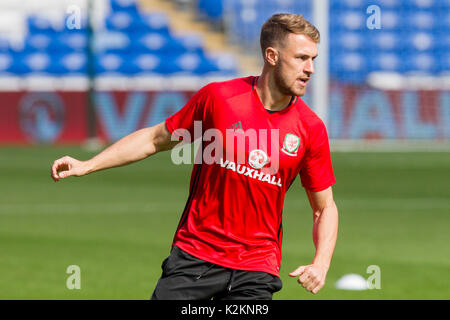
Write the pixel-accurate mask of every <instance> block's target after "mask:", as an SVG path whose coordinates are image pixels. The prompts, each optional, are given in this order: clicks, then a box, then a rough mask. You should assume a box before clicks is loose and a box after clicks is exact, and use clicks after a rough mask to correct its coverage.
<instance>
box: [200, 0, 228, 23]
mask: <svg viewBox="0 0 450 320" xmlns="http://www.w3.org/2000/svg"><path fill="white" fill-rule="evenodd" d="M197 8H198V9H199V11H200V12H201V13H203V14H205V15H206V17H208V18H209V19H210V20H212V21H219V20H221V19H222V16H223V0H198V1H197Z"/></svg>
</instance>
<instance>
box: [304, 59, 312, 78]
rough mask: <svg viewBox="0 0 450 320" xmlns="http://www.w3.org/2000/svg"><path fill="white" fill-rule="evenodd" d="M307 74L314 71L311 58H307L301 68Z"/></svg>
mask: <svg viewBox="0 0 450 320" xmlns="http://www.w3.org/2000/svg"><path fill="white" fill-rule="evenodd" d="M303 71H304V72H305V73H307V74H308V75H311V74H313V73H314V61H313V60H312V59H308V60H307V61H306V63H305V68H304V70H303Z"/></svg>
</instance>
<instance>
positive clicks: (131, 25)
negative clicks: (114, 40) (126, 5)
mask: <svg viewBox="0 0 450 320" xmlns="http://www.w3.org/2000/svg"><path fill="white" fill-rule="evenodd" d="M105 24H106V27H107V29H108V30H112V31H122V32H128V33H130V32H133V33H135V32H159V33H165V34H169V23H168V19H167V16H166V15H165V14H160V13H150V14H145V15H143V14H132V13H129V12H125V11H120V12H117V13H112V14H110V15H108V16H107V17H106V19H105Z"/></svg>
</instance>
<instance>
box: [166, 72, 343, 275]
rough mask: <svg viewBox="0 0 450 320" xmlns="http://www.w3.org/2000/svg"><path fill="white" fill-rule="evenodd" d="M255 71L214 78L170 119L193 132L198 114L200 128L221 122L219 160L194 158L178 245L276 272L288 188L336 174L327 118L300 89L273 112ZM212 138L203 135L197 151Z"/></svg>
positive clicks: (319, 184)
mask: <svg viewBox="0 0 450 320" xmlns="http://www.w3.org/2000/svg"><path fill="white" fill-rule="evenodd" d="M256 79H257V78H256V77H246V78H239V79H234V80H230V81H225V82H215V83H211V84H208V85H206V86H205V87H203V88H202V89H200V90H199V91H198V92H197V93H196V94H195V95H194V96H193V97H192V98H191V99H190V100H189V102H188V103H187V104H186V105H185V106H184V107H183V108H182V109H181V110H180V111H178V112H177V113H176V114H174V115H173V116H171V117H169V118H168V119H167V120H166V126H167V128H168V130H169V131H170V132H171V133H174V132H175V134H176V133H177V132H176V130H177V129H185V130H188V132H190V134H191V136H192V137H194V131H195V130H194V122H195V121H201V125H202V131H201V134H203V133H205V132H208V130H209V131H210V129H216V130H217V131H216V133H221V134H222V136H223V140H222V141H220V140H221V139H216V140H218V141H216V142H220V143H219V144H216V147H217V145H219V146H220V147H219V148H216V151H217V150H219V151H218V152H212V154H214V156H215V160H216V161H215V162H212V163H211V161H209V162H208V163H207V161H203V162H202V163H201V164H194V168H193V170H192V176H191V182H190V192H189V197H188V200H187V203H186V207H185V209H184V212H183V215H182V217H181V220H180V223H179V225H178V228H177V231H176V233H175V237H174V241H173V246H178V247H179V248H181V249H182V250H184V251H186V252H188V253H189V254H191V255H193V256H195V257H197V258H200V259H202V260H205V261H208V262H211V263H214V264H217V265H221V266H224V267H228V268H233V269H239V270H251V271H264V272H268V273H270V274H273V275H276V276H278V275H279V270H280V262H281V242H282V209H283V202H284V197H285V193H286V191H287V190H288V188H289V187H290V185H291V184H292V182H293V181H294V179H295V178H296V177H297V175H300V178H301V182H302V185H303V187H305V188H307V189H309V190H312V191H321V190H324V189H326V188H328V187H329V186H331V185H333V184H334V183H335V182H336V181H335V178H334V174H333V170H332V166H331V159H330V148H329V142H328V136H327V132H326V128H325V125H324V124H323V122H322V121H321V120H320V119H319V117H318V116H317V115H316V114H315V113H314V112H313V111H312V110H311V109H310V108H309V107H308V106H307V105H306V104H305V103H304V102H303V101H302V100H301V99H300V98H299V97H293V98H292V99H291V102H290V103H289V105H288V106H287V107H286V108H285V109H283V110H281V111H278V112H268V111H267V110H266V109H265V108H264V106H263V104H262V103H261V101H260V99H259V97H258V94H257V92H256V86H255V83H256ZM197 125H198V123H197ZM251 130H253V131H251ZM230 132H231V133H232V134H234V135H230ZM246 132H250V133H255V132H256V133H257V134H256V138H255V137H254V136H252V135H251V134H248V135H247V136H246ZM264 132H266V133H264ZM227 134H228V135H227ZM239 135H244V139H243V140H244V142H245V143H243V144H242V143H241V144H239V142H238V140H239ZM205 136H206V134H205ZM255 139H256V142H255V141H254V140H255ZM193 140H194V138H192V140H191V141H193ZM214 140H215V139H211V138H209V139H205V138H204V139H203V143H202V147H201V148H200V149H199V152H205V151H207V150H208V147H211V146H212V145H211V144H212V142H213V141H214ZM231 140H233V141H231ZM241 141H242V140H241ZM231 142H233V143H231ZM210 149H211V148H210ZM239 159H240V161H238V160H239ZM242 159H243V160H242Z"/></svg>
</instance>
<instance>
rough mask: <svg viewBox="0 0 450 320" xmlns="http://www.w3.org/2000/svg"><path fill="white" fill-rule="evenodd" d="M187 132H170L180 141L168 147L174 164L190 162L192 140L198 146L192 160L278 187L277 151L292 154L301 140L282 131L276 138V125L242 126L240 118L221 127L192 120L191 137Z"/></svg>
mask: <svg viewBox="0 0 450 320" xmlns="http://www.w3.org/2000/svg"><path fill="white" fill-rule="evenodd" d="M191 132H192V130H191V131H189V130H187V129H183V128H180V129H176V130H175V131H174V133H173V134H172V141H179V140H182V141H183V143H181V144H180V145H179V146H177V147H176V148H174V149H172V152H171V158H172V161H173V163H174V164H181V163H185V164H191V163H192V153H191V152H192V148H191V146H190V143H191V142H194V146H198V147H200V149H199V150H200V152H198V153H197V154H196V156H195V157H194V163H195V164H203V163H205V164H217V165H220V166H221V167H222V168H225V169H228V170H231V171H234V172H236V173H237V174H240V175H243V176H245V177H249V178H252V179H256V180H259V181H262V182H267V183H269V184H272V185H276V186H279V187H281V178H280V177H279V176H278V175H277V173H278V171H279V164H280V157H279V155H280V152H279V151H280V150H281V151H282V152H283V153H284V154H286V155H288V156H290V157H295V156H297V154H298V150H299V148H300V141H301V140H300V138H299V137H298V136H296V135H295V134H292V133H288V134H286V135H285V137H284V139H283V140H280V135H279V129H271V130H268V129H259V130H255V129H251V128H250V129H247V130H243V129H242V123H241V122H240V121H239V122H236V123H234V124H233V125H232V126H231V127H228V128H226V129H225V130H220V129H217V128H209V129H207V130H203V128H202V123H201V121H194V128H193V133H194V137H191ZM224 133H225V135H224ZM281 141H282V143H280V142H281ZM268 154H270V157H269V155H268Z"/></svg>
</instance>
